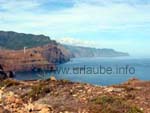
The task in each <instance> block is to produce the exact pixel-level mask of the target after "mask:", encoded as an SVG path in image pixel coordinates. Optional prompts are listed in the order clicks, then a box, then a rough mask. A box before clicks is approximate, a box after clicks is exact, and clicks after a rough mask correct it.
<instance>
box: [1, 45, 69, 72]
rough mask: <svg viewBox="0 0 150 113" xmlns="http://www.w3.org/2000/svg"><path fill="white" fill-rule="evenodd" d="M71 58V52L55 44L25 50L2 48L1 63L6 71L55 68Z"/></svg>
mask: <svg viewBox="0 0 150 113" xmlns="http://www.w3.org/2000/svg"><path fill="white" fill-rule="evenodd" d="M60 48H61V49H63V51H62V50H61V49H60ZM69 59H70V55H69V52H68V51H67V50H65V49H64V48H63V47H58V46H57V45H54V44H48V45H44V46H40V47H35V48H30V49H25V50H4V49H3V50H0V64H1V65H2V66H3V68H4V70H6V71H10V70H12V71H30V70H33V69H45V70H53V69H55V66H56V64H60V63H64V62H67V61H69Z"/></svg>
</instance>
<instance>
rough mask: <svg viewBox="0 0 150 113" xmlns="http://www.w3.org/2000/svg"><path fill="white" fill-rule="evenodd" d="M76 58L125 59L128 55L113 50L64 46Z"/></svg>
mask: <svg viewBox="0 0 150 113" xmlns="http://www.w3.org/2000/svg"><path fill="white" fill-rule="evenodd" d="M64 47H65V48H66V49H68V50H69V51H70V53H71V54H72V56H74V57H123V56H129V54H128V53H125V52H119V51H115V50H113V49H106V48H105V49H96V48H91V47H81V46H70V45H64Z"/></svg>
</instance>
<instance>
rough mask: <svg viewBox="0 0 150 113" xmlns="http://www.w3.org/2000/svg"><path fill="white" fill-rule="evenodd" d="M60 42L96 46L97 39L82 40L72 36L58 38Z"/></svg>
mask: <svg viewBox="0 0 150 113" xmlns="http://www.w3.org/2000/svg"><path fill="white" fill-rule="evenodd" d="M57 41H58V42H60V43H62V44H67V45H76V46H85V47H88V46H90V47H91V46H94V45H95V44H96V42H95V41H88V40H84V41H83V40H82V39H75V38H70V37H68V38H67V37H66V38H60V39H58V40H57Z"/></svg>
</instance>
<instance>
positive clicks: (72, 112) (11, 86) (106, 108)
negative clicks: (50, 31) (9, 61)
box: [0, 77, 150, 113]
mask: <svg viewBox="0 0 150 113" xmlns="http://www.w3.org/2000/svg"><path fill="white" fill-rule="evenodd" d="M149 92H150V81H147V82H146V81H145V82H144V81H140V80H137V79H132V80H129V81H127V82H126V83H123V84H120V85H114V86H93V85H90V84H82V83H73V82H70V81H67V80H56V79H54V78H53V79H52V77H51V79H48V80H38V81H16V80H11V79H6V80H2V81H1V82H0V112H1V113H29V112H30V113H150V101H149V100H150V95H149Z"/></svg>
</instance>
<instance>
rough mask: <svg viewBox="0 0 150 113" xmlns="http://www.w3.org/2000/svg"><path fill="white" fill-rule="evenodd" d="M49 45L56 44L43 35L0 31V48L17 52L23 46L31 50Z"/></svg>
mask: <svg viewBox="0 0 150 113" xmlns="http://www.w3.org/2000/svg"><path fill="white" fill-rule="evenodd" d="M49 43H51V44H56V42H55V41H54V40H51V39H50V37H48V36H44V35H33V34H24V33H17V32H13V31H8V32H5V31H0V47H2V48H6V49H13V50H19V49H23V48H24V47H25V46H26V47H28V48H32V47H37V46H42V45H45V44H49Z"/></svg>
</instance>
